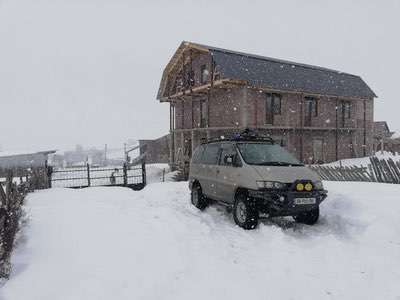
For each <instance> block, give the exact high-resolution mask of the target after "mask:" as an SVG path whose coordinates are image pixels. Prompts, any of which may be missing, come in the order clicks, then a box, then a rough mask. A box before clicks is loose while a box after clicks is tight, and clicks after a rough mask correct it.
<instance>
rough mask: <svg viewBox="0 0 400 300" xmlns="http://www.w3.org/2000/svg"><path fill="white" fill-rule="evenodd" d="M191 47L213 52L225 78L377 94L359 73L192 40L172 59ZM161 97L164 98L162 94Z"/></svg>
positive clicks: (318, 91) (270, 85)
mask: <svg viewBox="0 0 400 300" xmlns="http://www.w3.org/2000/svg"><path fill="white" fill-rule="evenodd" d="M191 47H193V48H195V49H201V50H203V51H207V52H209V53H211V55H212V57H213V60H214V62H215V63H216V65H217V66H218V68H219V72H220V73H221V77H222V78H229V79H235V80H244V81H247V83H248V84H249V85H251V86H255V87H264V88H271V89H276V90H284V91H293V92H306V93H312V94H320V95H330V96H339V97H349V98H362V99H364V98H374V97H377V96H376V94H375V93H374V92H373V91H372V89H371V88H370V87H369V86H368V85H367V84H366V83H365V82H364V81H363V80H362V79H361V77H360V76H357V75H352V74H349V73H343V72H340V71H335V70H331V69H327V68H322V67H317V66H312V65H307V64H301V63H296V62H290V61H286V60H281V59H276V58H270V57H265V56H259V55H254V54H248V53H242V52H237V51H232V50H227V49H221V48H216V47H212V46H207V45H201V44H196V43H192V42H182V44H181V46H180V47H179V48H178V50H177V52H176V53H175V55H174V57H173V58H172V60H173V59H174V58H175V59H176V56H177V55H179V54H180V53H181V52H182V50H184V48H191ZM157 98H158V99H160V98H161V95H160V93H159V95H158V97H157Z"/></svg>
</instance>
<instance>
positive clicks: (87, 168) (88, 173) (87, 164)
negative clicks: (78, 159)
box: [86, 163, 90, 186]
mask: <svg viewBox="0 0 400 300" xmlns="http://www.w3.org/2000/svg"><path fill="white" fill-rule="evenodd" d="M86 170H87V182H88V186H90V166H89V163H86Z"/></svg>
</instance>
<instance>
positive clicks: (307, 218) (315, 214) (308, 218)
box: [293, 207, 319, 225]
mask: <svg viewBox="0 0 400 300" xmlns="http://www.w3.org/2000/svg"><path fill="white" fill-rule="evenodd" d="M293 219H294V220H295V221H296V222H297V223H303V224H307V225H314V224H315V223H317V222H318V219H319V207H317V208H314V209H313V210H310V211H306V212H302V213H300V214H298V215H297V216H293Z"/></svg>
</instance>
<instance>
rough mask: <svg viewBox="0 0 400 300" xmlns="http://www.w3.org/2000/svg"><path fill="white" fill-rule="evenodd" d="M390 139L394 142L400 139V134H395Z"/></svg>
mask: <svg viewBox="0 0 400 300" xmlns="http://www.w3.org/2000/svg"><path fill="white" fill-rule="evenodd" d="M390 138H391V139H393V140H395V139H400V132H394V133H393V134H392V136H391V137H390Z"/></svg>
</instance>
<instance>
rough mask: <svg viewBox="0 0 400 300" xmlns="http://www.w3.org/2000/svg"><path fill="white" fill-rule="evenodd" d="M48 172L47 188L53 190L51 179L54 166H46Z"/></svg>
mask: <svg viewBox="0 0 400 300" xmlns="http://www.w3.org/2000/svg"><path fill="white" fill-rule="evenodd" d="M46 171H47V181H48V182H47V186H48V188H49V189H51V177H52V174H53V167H52V166H47V165H46Z"/></svg>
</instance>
